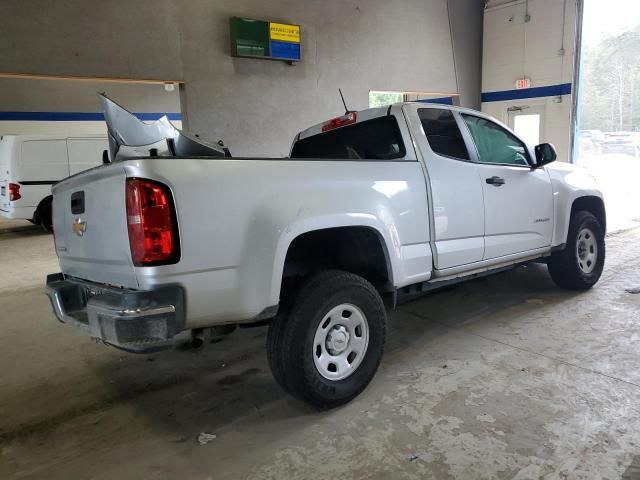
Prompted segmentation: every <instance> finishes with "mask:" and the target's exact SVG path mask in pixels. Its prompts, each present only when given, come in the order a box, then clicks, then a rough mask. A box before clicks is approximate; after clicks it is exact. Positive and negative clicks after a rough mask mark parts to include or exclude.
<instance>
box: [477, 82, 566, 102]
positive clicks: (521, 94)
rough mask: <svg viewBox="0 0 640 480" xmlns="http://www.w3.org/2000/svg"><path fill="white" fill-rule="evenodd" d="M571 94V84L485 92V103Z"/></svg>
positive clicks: (483, 98) (483, 95)
mask: <svg viewBox="0 0 640 480" xmlns="http://www.w3.org/2000/svg"><path fill="white" fill-rule="evenodd" d="M570 93H571V84H570V83H561V84H558V85H547V86H545V87H533V88H522V89H520V90H502V91H500V92H484V93H483V94H482V95H481V100H482V101H483V102H502V101H505V100H519V99H522V98H537V97H557V96H560V95H569V94H570Z"/></svg>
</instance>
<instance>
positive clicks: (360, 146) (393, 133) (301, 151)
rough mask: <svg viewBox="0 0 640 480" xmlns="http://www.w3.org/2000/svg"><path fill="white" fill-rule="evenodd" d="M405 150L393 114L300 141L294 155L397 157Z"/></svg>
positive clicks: (298, 156) (389, 158)
mask: <svg viewBox="0 0 640 480" xmlns="http://www.w3.org/2000/svg"><path fill="white" fill-rule="evenodd" d="M405 155H406V149H405V146H404V143H403V141H402V134H401V132H400V128H399V127H398V122H397V120H396V119H395V117H394V116H391V115H387V116H385V117H378V118H373V119H371V120H365V121H362V122H358V123H355V124H353V125H347V126H344V127H340V128H336V129H335V130H331V131H328V132H323V133H319V134H317V135H312V136H311V137H307V138H304V139H302V140H298V141H297V142H296V143H295V144H294V145H293V148H292V150H291V158H327V159H340V160H394V159H397V158H403V157H404V156H405Z"/></svg>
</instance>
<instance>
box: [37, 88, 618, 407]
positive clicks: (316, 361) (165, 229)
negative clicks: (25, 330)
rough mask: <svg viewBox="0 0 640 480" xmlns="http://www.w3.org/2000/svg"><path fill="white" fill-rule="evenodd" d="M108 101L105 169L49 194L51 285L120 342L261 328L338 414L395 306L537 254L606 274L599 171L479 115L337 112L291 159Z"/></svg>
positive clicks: (576, 274)
mask: <svg viewBox="0 0 640 480" xmlns="http://www.w3.org/2000/svg"><path fill="white" fill-rule="evenodd" d="M102 101H103V108H104V110H105V116H106V118H107V123H108V129H109V136H110V149H111V156H110V158H111V162H110V163H107V164H105V165H103V166H100V167H97V168H94V169H92V170H89V171H86V172H84V173H81V174H79V175H75V176H72V177H69V178H67V179H66V180H64V181H62V182H60V183H58V184H57V185H55V186H54V187H53V212H54V215H53V225H54V230H55V248H56V252H57V254H58V257H59V261H60V267H61V270H62V272H61V273H56V274H52V275H49V277H48V278H47V292H48V295H49V297H50V298H51V302H52V304H53V309H54V312H55V314H56V316H57V317H58V319H59V320H60V321H62V322H64V323H67V324H71V325H75V326H76V327H79V328H81V329H83V330H84V331H86V332H87V333H88V334H89V335H90V336H92V337H95V338H98V339H101V340H102V341H104V342H105V343H107V344H110V345H113V346H116V347H118V348H121V349H124V350H128V351H133V352H148V351H153V350H158V349H162V348H168V347H170V346H171V345H172V344H173V342H174V339H175V337H176V335H178V334H179V333H180V332H183V331H186V330H191V331H192V333H193V335H194V339H195V340H197V339H198V338H200V335H202V332H203V329H207V328H211V327H216V328H217V327H219V326H222V325H236V324H243V323H244V324H250V323H257V322H269V325H270V326H269V334H268V342H267V343H268V345H267V349H268V359H269V364H270V367H271V369H272V371H273V374H274V376H275V378H276V380H277V381H278V382H279V384H280V385H281V386H282V387H283V388H284V389H285V390H286V391H288V392H290V393H291V394H293V395H295V396H297V397H299V398H302V399H304V400H305V401H308V402H310V403H312V404H314V405H318V406H320V407H333V406H336V405H340V404H343V403H345V402H348V401H349V400H351V399H352V398H354V397H355V396H356V395H358V394H359V393H360V392H361V391H362V390H363V389H364V388H365V387H366V385H367V384H368V383H369V381H370V380H371V378H372V377H373V375H374V374H375V372H376V369H377V368H378V364H379V362H380V360H381V358H382V353H383V348H384V343H385V324H386V319H387V310H388V309H390V308H392V307H393V306H394V305H395V304H396V303H397V302H398V301H402V300H404V299H408V298H411V297H413V296H415V295H418V294H421V293H425V292H428V291H429V290H431V289H434V288H438V287H441V286H444V285H449V284H451V283H452V282H457V281H460V280H464V279H469V278H474V277H477V276H479V275H485V274H488V273H493V272H498V271H501V270H504V269H506V268H510V267H512V266H514V265H517V264H521V263H525V262H530V261H534V260H535V261H545V262H547V264H548V267H549V272H550V274H551V276H552V278H553V280H554V281H555V282H556V283H557V284H558V285H560V286H562V287H566V288H571V289H587V288H590V287H592V286H593V285H594V284H595V283H596V282H597V281H598V279H599V277H600V274H601V272H602V268H603V265H604V258H605V243H604V233H605V229H606V219H605V209H604V204H603V199H602V194H601V192H600V190H599V189H598V187H597V185H596V183H595V181H594V179H593V177H592V176H591V175H589V174H588V173H587V172H586V171H583V170H581V169H579V168H576V167H574V166H572V165H568V164H553V165H549V164H550V163H551V162H553V161H554V160H555V158H556V156H555V151H554V149H553V147H552V146H551V145H549V144H542V145H538V146H536V147H535V148H532V147H531V146H529V145H527V144H526V143H525V142H523V141H522V140H521V139H520V138H518V137H517V136H516V135H515V134H514V133H513V132H511V131H509V129H508V128H506V127H505V126H504V125H502V124H500V123H499V122H497V121H496V120H494V119H492V118H490V117H488V116H486V115H484V114H482V113H479V112H476V111H472V110H467V109H463V108H457V107H449V106H438V105H432V104H424V103H404V104H397V105H392V106H390V107H384V108H372V109H368V110H364V111H359V112H347V113H346V114H345V115H343V116H341V117H338V118H334V119H332V120H329V121H327V122H324V123H322V124H319V125H316V126H313V127H311V128H309V129H307V130H304V131H302V132H300V133H299V134H298V135H296V137H295V139H294V142H293V145H292V149H291V155H290V158H234V157H232V156H231V154H230V152H229V150H228V149H226V148H224V147H222V146H218V145H210V144H206V143H205V142H202V141H200V140H199V139H198V138H196V137H193V136H190V135H188V134H186V133H184V132H180V131H178V130H176V129H174V128H173V127H172V126H171V124H170V123H169V122H168V121H167V120H166V119H163V120H160V121H158V122H156V123H151V124H145V123H142V122H139V121H138V120H137V119H136V118H135V117H133V116H132V115H130V114H129V113H128V112H127V111H126V110H124V109H123V108H121V107H119V106H118V105H116V104H115V103H113V102H111V101H110V100H108V99H106V98H103V99H102Z"/></svg>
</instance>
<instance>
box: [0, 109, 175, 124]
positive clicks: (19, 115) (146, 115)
mask: <svg viewBox="0 0 640 480" xmlns="http://www.w3.org/2000/svg"><path fill="white" fill-rule="evenodd" d="M134 115H135V116H136V117H138V118H139V119H140V120H147V121H148V120H157V119H159V118H160V117H162V116H163V115H166V116H167V117H169V120H182V114H180V113H159V112H141V113H134ZM0 120H9V121H40V122H72V121H81V122H96V121H104V115H103V114H102V113H98V112H2V111H0Z"/></svg>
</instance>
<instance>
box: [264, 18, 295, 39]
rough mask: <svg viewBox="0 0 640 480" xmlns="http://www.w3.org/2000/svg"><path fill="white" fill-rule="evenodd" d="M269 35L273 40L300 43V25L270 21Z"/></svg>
mask: <svg viewBox="0 0 640 480" xmlns="http://www.w3.org/2000/svg"><path fill="white" fill-rule="evenodd" d="M269 36H270V37H271V40H281V41H283V42H294V43H300V27H299V26H298V25H287V24H286V23H273V22H270V23H269Z"/></svg>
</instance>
